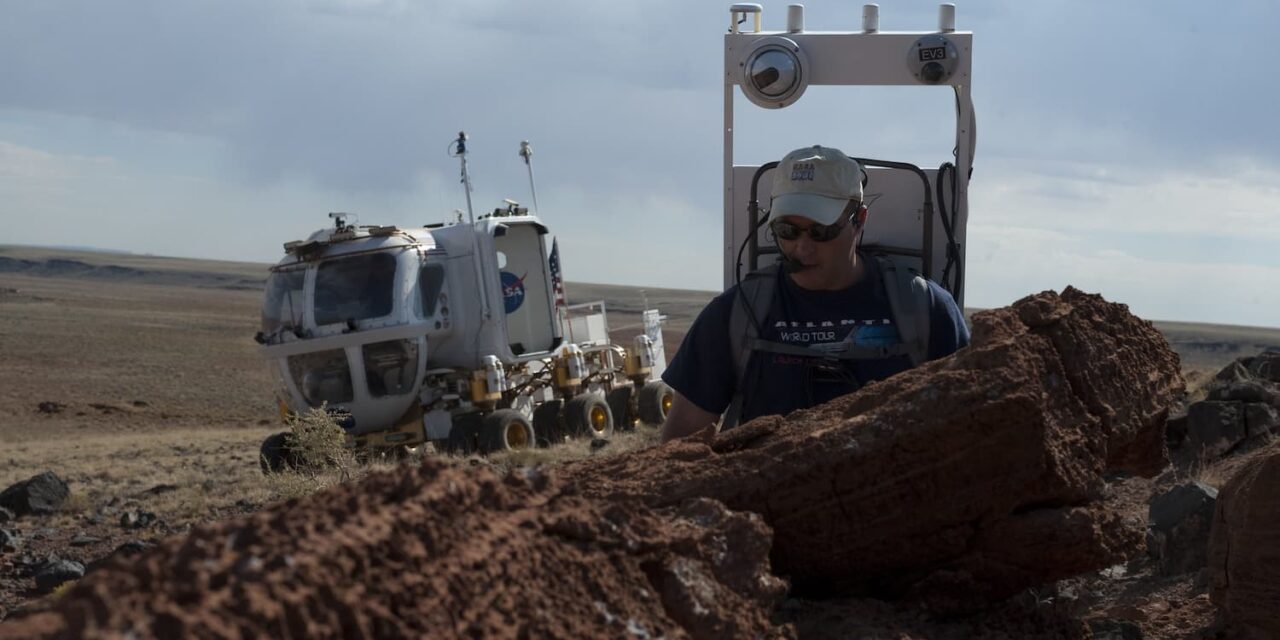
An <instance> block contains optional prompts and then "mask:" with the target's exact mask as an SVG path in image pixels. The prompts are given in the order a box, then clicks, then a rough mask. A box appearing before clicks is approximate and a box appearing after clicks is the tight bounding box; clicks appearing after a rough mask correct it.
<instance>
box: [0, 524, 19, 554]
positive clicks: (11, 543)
mask: <svg viewBox="0 0 1280 640" xmlns="http://www.w3.org/2000/svg"><path fill="white" fill-rule="evenodd" d="M20 548H22V535H21V534H19V533H18V532H17V531H10V530H8V529H0V553H13V552H15V551H17V550H18V549H20Z"/></svg>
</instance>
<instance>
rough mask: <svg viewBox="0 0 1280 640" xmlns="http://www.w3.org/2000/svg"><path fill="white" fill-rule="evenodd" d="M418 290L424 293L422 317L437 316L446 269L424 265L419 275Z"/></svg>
mask: <svg viewBox="0 0 1280 640" xmlns="http://www.w3.org/2000/svg"><path fill="white" fill-rule="evenodd" d="M418 288H419V289H420V290H421V292H422V317H424V318H430V317H431V316H433V315H435V314H436V303H437V302H439V300H440V291H441V290H442V289H444V267H443V266H441V265H438V264H428V265H423V267H422V271H421V272H419V274H418Z"/></svg>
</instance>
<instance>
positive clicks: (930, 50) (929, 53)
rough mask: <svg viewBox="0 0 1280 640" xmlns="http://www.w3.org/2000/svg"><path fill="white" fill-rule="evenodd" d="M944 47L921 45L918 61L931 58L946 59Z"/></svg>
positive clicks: (930, 59) (927, 60) (931, 59)
mask: <svg viewBox="0 0 1280 640" xmlns="http://www.w3.org/2000/svg"><path fill="white" fill-rule="evenodd" d="M946 59H947V48H946V47H922V48H921V49H920V62H930V61H933V60H946Z"/></svg>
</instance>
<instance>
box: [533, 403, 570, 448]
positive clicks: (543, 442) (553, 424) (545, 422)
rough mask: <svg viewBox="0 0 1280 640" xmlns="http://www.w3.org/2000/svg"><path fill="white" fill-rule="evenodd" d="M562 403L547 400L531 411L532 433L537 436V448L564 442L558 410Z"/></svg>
mask: <svg viewBox="0 0 1280 640" xmlns="http://www.w3.org/2000/svg"><path fill="white" fill-rule="evenodd" d="M563 406H564V401H563V400H560V399H558V398H557V399H555V400H548V401H546V402H544V403H542V404H540V405H538V406H537V407H535V408H534V410H533V432H534V433H535V434H537V436H538V440H537V443H538V446H540V447H547V446H551V445H553V444H562V443H563V442H564V436H565V433H564V428H563V427H561V426H560V408H561V407H563Z"/></svg>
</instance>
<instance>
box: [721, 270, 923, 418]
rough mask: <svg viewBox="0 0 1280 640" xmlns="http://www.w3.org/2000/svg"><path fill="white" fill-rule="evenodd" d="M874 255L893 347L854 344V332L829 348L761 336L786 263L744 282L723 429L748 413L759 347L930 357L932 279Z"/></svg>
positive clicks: (814, 353)
mask: <svg viewBox="0 0 1280 640" xmlns="http://www.w3.org/2000/svg"><path fill="white" fill-rule="evenodd" d="M872 259H874V260H875V261H876V265H877V266H878V267H879V268H880V276H881V279H882V281H883V286H884V290H885V293H886V295H888V297H889V310H890V313H891V314H892V315H893V323H894V325H895V326H896V327H897V328H898V333H899V337H900V339H901V340H900V342H899V344H896V345H893V346H888V347H862V346H858V345H856V344H854V343H853V333H854V332H852V331H851V332H850V333H849V336H848V337H847V338H846V339H845V340H844V341H842V342H840V343H838V344H837V345H833V346H832V347H831V348H828V349H825V350H819V349H813V348H810V347H805V346H799V345H794V344H788V343H785V342H774V341H771V340H765V339H763V338H761V337H760V332H759V330H758V329H759V326H758V323H761V322H765V321H766V320H767V319H768V316H769V311H770V309H771V307H772V306H773V299H774V294H775V292H776V291H777V288H778V279H779V278H780V277H782V275H781V270H780V267H779V266H778V265H777V264H774V265H771V266H769V267H765V268H764V269H760V270H758V271H754V272H752V273H750V274H748V275H747V276H746V277H745V278H744V279H743V280H742V282H741V283H740V284H739V285H738V294H737V295H736V296H735V300H734V301H733V306H732V307H731V309H730V311H729V353H730V357H732V358H733V371H734V376H735V383H736V384H735V385H734V391H733V399H732V400H731V401H730V402H729V407H728V408H727V409H725V412H724V415H723V416H722V417H721V426H720V428H721V430H724V429H730V428H732V427H734V426H736V425H737V423H738V420H739V418H741V416H742V408H743V407H742V405H743V389H744V388H745V386H746V378H747V365H748V364H749V362H750V359H751V354H752V353H755V352H757V351H762V352H768V353H781V354H786V355H795V356H803V357H807V358H817V359H827V360H874V359H880V358H889V357H893V356H902V355H905V356H907V357H908V358H909V359H910V360H911V366H913V367H914V366H917V365H920V364H921V363H923V362H926V361H927V360H928V359H929V321H930V310H931V309H932V307H933V292H932V291H930V290H929V283H928V281H927V280H925V279H924V278H922V277H920V276H919V275H918V274H917V273H916V272H915V271H914V270H911V269H905V268H899V267H898V266H897V265H896V264H894V262H893V261H892V260H891V259H889V258H888V257H886V256H884V255H878V254H877V255H873V256H872Z"/></svg>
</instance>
